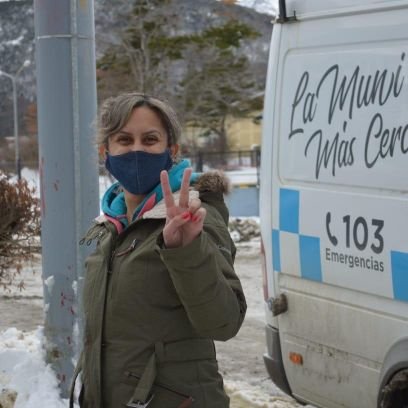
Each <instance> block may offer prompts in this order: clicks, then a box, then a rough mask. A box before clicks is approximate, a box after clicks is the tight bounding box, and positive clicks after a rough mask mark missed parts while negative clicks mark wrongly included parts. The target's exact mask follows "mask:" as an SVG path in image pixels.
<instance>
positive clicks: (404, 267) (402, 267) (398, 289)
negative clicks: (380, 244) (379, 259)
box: [391, 251, 408, 302]
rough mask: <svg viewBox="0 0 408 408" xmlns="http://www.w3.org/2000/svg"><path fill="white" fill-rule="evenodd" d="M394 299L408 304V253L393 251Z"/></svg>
mask: <svg viewBox="0 0 408 408" xmlns="http://www.w3.org/2000/svg"><path fill="white" fill-rule="evenodd" d="M391 271H392V288H393V290H394V298H395V299H398V300H402V301H404V302H408V253H406V252H398V251H391Z"/></svg>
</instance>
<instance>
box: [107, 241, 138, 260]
mask: <svg viewBox="0 0 408 408" xmlns="http://www.w3.org/2000/svg"><path fill="white" fill-rule="evenodd" d="M138 243H139V240H138V239H137V238H135V239H134V240H133V241H132V243H131V244H130V246H129V247H128V248H126V249H124V250H123V251H120V252H116V251H114V252H113V254H112V255H113V256H123V255H126V254H128V253H129V252H132V251H133V250H134V249H135V248H136V245H137V244H138Z"/></svg>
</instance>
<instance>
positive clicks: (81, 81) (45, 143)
mask: <svg viewBox="0 0 408 408" xmlns="http://www.w3.org/2000/svg"><path fill="white" fill-rule="evenodd" d="M34 14H35V35H36V63H37V64H36V65H37V102H38V126H39V155H40V157H39V162H40V183H41V216H42V223H41V225H42V236H41V239H42V261H43V278H44V283H45V284H44V302H45V325H44V332H45V333H44V334H45V337H46V342H45V348H46V352H47V359H48V362H49V363H51V365H52V367H53V368H54V370H55V372H56V374H57V378H58V379H59V381H60V388H61V395H62V396H63V397H67V395H68V390H69V385H70V381H71V378H72V374H73V368H74V367H73V362H72V360H73V359H74V358H75V356H76V354H77V351H78V340H79V337H80V335H78V332H79V333H81V332H82V330H81V324H80V320H79V319H78V316H81V314H82V313H81V312H82V311H81V307H80V305H81V303H80V302H78V301H77V299H79V298H80V295H81V288H82V281H83V265H84V259H85V256H86V254H85V249H83V248H82V247H80V246H79V245H78V242H79V241H80V240H81V237H82V236H83V234H84V233H85V231H86V229H87V227H88V226H89V224H90V222H91V220H92V219H93V218H94V217H95V216H97V215H98V213H99V206H98V197H99V192H98V190H99V187H98V167H97V152H96V150H97V149H96V146H95V144H94V138H93V135H94V131H93V128H92V124H93V122H94V120H95V117H96V72H95V39H94V11H93V0H59V1H55V0H34ZM78 321H79V326H77V323H78ZM78 327H79V329H78Z"/></svg>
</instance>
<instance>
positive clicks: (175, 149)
mask: <svg viewBox="0 0 408 408" xmlns="http://www.w3.org/2000/svg"><path fill="white" fill-rule="evenodd" d="M178 151H179V145H178V144H177V143H176V144H174V145H171V146H170V154H171V158H172V159H173V160H174V159H175V158H176V157H177V153H178Z"/></svg>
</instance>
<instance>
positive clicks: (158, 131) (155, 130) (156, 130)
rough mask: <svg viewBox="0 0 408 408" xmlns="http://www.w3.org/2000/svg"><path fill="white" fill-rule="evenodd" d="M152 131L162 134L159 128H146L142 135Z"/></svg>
mask: <svg viewBox="0 0 408 408" xmlns="http://www.w3.org/2000/svg"><path fill="white" fill-rule="evenodd" d="M150 133H158V134H159V135H161V132H160V130H158V129H149V130H146V131H144V132H143V133H142V135H148V134H150Z"/></svg>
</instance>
